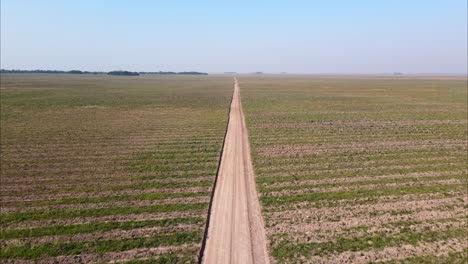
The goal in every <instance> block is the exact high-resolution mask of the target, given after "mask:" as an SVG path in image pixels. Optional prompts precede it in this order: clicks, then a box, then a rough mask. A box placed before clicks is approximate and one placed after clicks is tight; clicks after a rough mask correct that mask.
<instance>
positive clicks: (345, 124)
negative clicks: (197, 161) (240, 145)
mask: <svg viewBox="0 0 468 264" xmlns="http://www.w3.org/2000/svg"><path fill="white" fill-rule="evenodd" d="M239 84H240V87H241V94H242V102H243V107H244V112H245V116H246V122H247V126H248V129H249V140H250V144H251V146H252V155H253V163H254V167H255V171H256V177H257V178H256V182H257V188H258V190H259V194H260V201H261V204H262V206H263V217H264V221H265V225H266V227H265V228H266V231H267V235H268V239H269V251H270V254H271V257H272V259H273V260H274V262H278V263H369V262H375V261H379V262H383V263H466V260H467V255H466V254H467V248H466V216H467V214H466V202H467V201H466V197H467V189H466V184H467V178H466V173H467V167H466V166H467V154H466V153H467V143H466V137H467V109H466V104H467V90H466V88H467V81H466V77H448V76H447V77H443V76H439V77H437V76H419V77H417V76H413V77H411V76H409V77H406V76H300V75H298V76H278V75H276V76H273V75H271V76H269V75H264V76H243V77H240V78H239Z"/></svg>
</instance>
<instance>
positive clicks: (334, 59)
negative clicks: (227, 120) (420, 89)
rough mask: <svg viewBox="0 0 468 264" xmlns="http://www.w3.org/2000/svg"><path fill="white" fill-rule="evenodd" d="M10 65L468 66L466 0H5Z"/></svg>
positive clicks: (357, 69) (361, 70) (320, 69)
mask: <svg viewBox="0 0 468 264" xmlns="http://www.w3.org/2000/svg"><path fill="white" fill-rule="evenodd" d="M1 68H3V69H60V70H72V69H78V70H88V71H110V70H131V71H192V70H193V71H203V72H212V73H215V72H228V71H229V72H239V73H241V72H257V71H262V72H266V73H279V72H287V73H312V74H324V73H327V74H333V73H337V74H379V73H393V72H403V73H446V74H466V73H467V1H466V0H305V1H300V0H297V1H296V0H289V1H275V0H265V1H263V0H250V1H247V0H246V1H242V0H240V1H221V0H217V1H203V0H197V1H195V0H187V1H181V0H165V1H157V0H155V1H150V0H148V1H145V0H100V1H96V0H80V1H73V0H29V1H27V0H1Z"/></svg>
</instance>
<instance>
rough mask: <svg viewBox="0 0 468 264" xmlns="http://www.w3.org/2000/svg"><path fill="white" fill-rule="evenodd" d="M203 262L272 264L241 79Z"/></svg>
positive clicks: (236, 89) (220, 169) (236, 90)
mask: <svg viewBox="0 0 468 264" xmlns="http://www.w3.org/2000/svg"><path fill="white" fill-rule="evenodd" d="M202 262H203V263H207V264H210V263H216V264H222V263H242V264H248V263H269V257H268V253H267V247H266V237H265V229H264V226H263V220H262V216H261V211H260V203H259V201H258V195H257V190H256V187H255V179H254V170H253V166H252V161H251V157H250V146H249V140H248V134H247V127H246V125H245V120H244V113H243V111H242V105H241V101H240V91H239V85H238V82H237V79H234V94H233V98H232V103H231V112H230V115H229V124H228V128H227V133H226V138H225V141H224V146H223V153H222V156H221V162H220V167H219V172H218V179H217V183H216V186H215V191H214V196H213V202H212V207H211V213H210V221H209V227H208V235H207V240H206V245H205V250H204V253H203V257H202Z"/></svg>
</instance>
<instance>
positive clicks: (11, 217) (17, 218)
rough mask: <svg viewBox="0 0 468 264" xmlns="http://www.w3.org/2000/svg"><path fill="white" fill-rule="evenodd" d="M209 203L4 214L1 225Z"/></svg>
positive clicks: (182, 208)
mask: <svg viewBox="0 0 468 264" xmlns="http://www.w3.org/2000/svg"><path fill="white" fill-rule="evenodd" d="M207 206H208V203H187V204H157V205H151V206H138V207H104V208H85V209H69V210H49V211H26V212H15V213H6V214H2V215H1V217H0V223H1V224H6V223H18V222H23V221H33V220H44V219H71V218H75V217H100V216H106V215H129V214H142V213H168V212H176V211H177V212H181V211H200V210H203V209H206V208H207Z"/></svg>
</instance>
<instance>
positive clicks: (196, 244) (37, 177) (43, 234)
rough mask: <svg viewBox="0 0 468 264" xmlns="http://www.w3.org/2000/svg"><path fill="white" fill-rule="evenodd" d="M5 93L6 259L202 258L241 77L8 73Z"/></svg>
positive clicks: (1, 253)
mask: <svg viewBox="0 0 468 264" xmlns="http://www.w3.org/2000/svg"><path fill="white" fill-rule="evenodd" d="M1 94H2V96H1V106H2V109H1V205H2V210H1V218H0V221H1V222H0V225H1V232H0V238H1V249H0V262H2V263H51V262H63V263H72V262H83V263H91V262H111V261H115V260H118V261H119V263H120V262H124V263H125V262H131V263H147V262H148V263H173V262H182V263H186V262H189V263H192V262H196V261H197V255H198V252H199V250H200V246H201V241H202V238H203V232H204V227H205V221H206V215H207V210H208V203H209V199H210V195H211V189H212V186H213V181H214V179H215V174H216V169H217V165H218V158H219V153H220V150H221V145H222V142H223V136H224V133H225V129H226V122H227V113H228V107H229V102H230V99H231V95H232V77H227V76H154V75H142V76H138V77H127V76H123V77H117V76H112V77H111V76H107V75H68V74H61V75H51V74H43V75H41V74H37V75H34V74H2V76H1ZM36 260H37V261H38V262H34V261H36Z"/></svg>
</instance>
